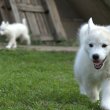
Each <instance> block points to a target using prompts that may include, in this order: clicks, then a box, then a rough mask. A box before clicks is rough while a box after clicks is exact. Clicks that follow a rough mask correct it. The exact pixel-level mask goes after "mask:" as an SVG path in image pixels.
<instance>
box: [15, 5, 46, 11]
mask: <svg viewBox="0 0 110 110" xmlns="http://www.w3.org/2000/svg"><path fill="white" fill-rule="evenodd" d="M17 6H18V8H19V10H22V11H28V12H40V13H44V12H45V10H44V9H43V7H41V6H33V5H27V4H18V5H17Z"/></svg>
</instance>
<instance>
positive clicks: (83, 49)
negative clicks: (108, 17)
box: [74, 18, 110, 110]
mask: <svg viewBox="0 0 110 110" xmlns="http://www.w3.org/2000/svg"><path fill="white" fill-rule="evenodd" d="M79 40H80V48H79V51H78V53H77V56H76V60H75V65H74V70H75V78H76V80H77V81H78V84H79V86H80V92H81V94H84V95H87V96H88V97H89V98H90V99H91V101H92V102H95V101H97V100H99V99H101V107H102V108H103V109H105V110H110V27H109V26H99V25H95V24H94V23H93V21H92V18H90V19H89V21H88V23H87V24H85V25H83V26H82V27H81V28H80V30H79ZM99 96H100V97H99Z"/></svg>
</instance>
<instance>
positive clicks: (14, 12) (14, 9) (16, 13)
mask: <svg viewBox="0 0 110 110" xmlns="http://www.w3.org/2000/svg"><path fill="white" fill-rule="evenodd" d="M9 2H10V5H11V7H12V10H13V14H14V18H15V21H16V22H20V16H19V12H18V8H17V6H16V2H15V0H9Z"/></svg>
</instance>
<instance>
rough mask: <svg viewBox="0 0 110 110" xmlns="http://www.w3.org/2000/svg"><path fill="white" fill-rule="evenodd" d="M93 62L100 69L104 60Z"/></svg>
mask: <svg viewBox="0 0 110 110" xmlns="http://www.w3.org/2000/svg"><path fill="white" fill-rule="evenodd" d="M93 63H94V67H95V68H96V69H100V68H101V67H102V65H103V62H101V61H93Z"/></svg>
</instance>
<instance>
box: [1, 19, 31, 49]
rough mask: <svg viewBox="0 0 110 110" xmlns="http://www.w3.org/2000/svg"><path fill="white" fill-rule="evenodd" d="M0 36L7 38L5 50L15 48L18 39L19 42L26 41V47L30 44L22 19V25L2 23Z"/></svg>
mask: <svg viewBox="0 0 110 110" xmlns="http://www.w3.org/2000/svg"><path fill="white" fill-rule="evenodd" d="M0 35H5V36H6V37H7V39H8V41H9V42H8V45H7V46H6V48H8V49H10V48H16V47H17V41H16V40H17V38H20V40H21V41H26V43H27V44H28V45H30V44H31V41H30V36H29V33H28V27H27V23H26V19H25V18H23V20H22V23H13V24H9V23H8V22H4V21H3V22H2V23H1V26H0Z"/></svg>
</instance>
